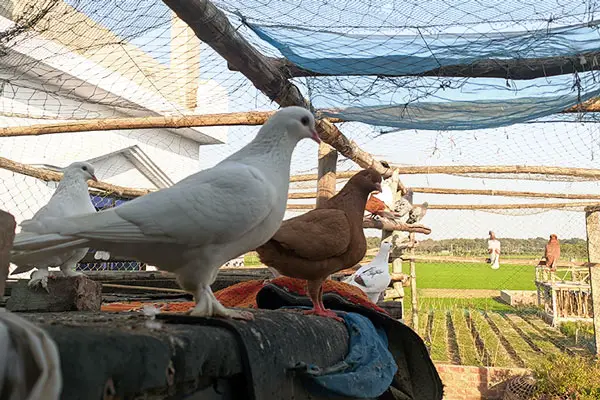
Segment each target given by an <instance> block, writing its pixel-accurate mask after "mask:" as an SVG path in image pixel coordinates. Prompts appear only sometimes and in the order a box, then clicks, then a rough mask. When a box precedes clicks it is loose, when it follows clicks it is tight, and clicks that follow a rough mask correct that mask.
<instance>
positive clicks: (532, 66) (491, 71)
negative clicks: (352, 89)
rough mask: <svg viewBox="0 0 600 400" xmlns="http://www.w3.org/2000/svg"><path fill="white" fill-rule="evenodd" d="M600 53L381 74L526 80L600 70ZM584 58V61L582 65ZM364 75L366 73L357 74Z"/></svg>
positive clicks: (290, 67) (300, 71) (289, 69)
mask: <svg viewBox="0 0 600 400" xmlns="http://www.w3.org/2000/svg"><path fill="white" fill-rule="evenodd" d="M595 59H600V53H598V52H592V53H584V54H580V55H576V56H571V57H540V58H522V59H516V60H501V59H490V60H483V61H477V62H474V63H472V64H457V65H448V66H445V67H440V68H435V69H432V70H429V71H425V72H421V73H418V74H381V75H382V76H436V77H438V76H439V77H449V78H502V79H514V80H527V79H535V78H543V77H548V76H555V75H564V74H572V73H574V72H586V71H594V70H598V69H600V63H596V62H594V60H595ZM268 60H269V63H270V64H272V65H274V66H275V67H276V68H277V69H278V70H279V71H280V73H281V74H282V75H284V76H285V77H286V78H298V77H306V76H332V75H333V74H324V73H319V72H313V71H310V70H307V69H304V68H302V67H300V66H298V65H296V64H294V63H292V62H291V61H289V60H287V59H285V58H275V57H269V58H268ZM582 61H584V63H583V64H582ZM228 67H229V69H230V70H231V71H238V69H236V66H235V65H233V64H228ZM356 75H361V76H362V75H364V74H356Z"/></svg>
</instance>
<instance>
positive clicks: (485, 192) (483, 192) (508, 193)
mask: <svg viewBox="0 0 600 400" xmlns="http://www.w3.org/2000/svg"><path fill="white" fill-rule="evenodd" d="M411 189H412V191H413V192H414V193H428V194H452V195H462V194H464V195H478V196H500V197H538V198H548V199H552V198H554V199H575V200H577V199H579V200H586V199H598V200H600V194H573V193H558V192H555V193H543V192H518V191H513V190H493V189H449V188H428V187H413V188H411ZM303 194H304V193H303ZM297 198H306V197H297Z"/></svg>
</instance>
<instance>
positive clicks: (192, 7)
mask: <svg viewBox="0 0 600 400" xmlns="http://www.w3.org/2000/svg"><path fill="white" fill-rule="evenodd" d="M163 1H164V3H165V4H166V5H167V6H168V7H169V8H170V9H171V10H173V11H174V12H175V14H177V16H178V17H179V18H181V19H182V20H183V21H184V22H185V23H187V24H188V25H189V26H190V28H192V30H193V31H194V33H195V34H196V36H198V38H199V39H200V40H201V41H203V42H204V43H206V44H207V45H209V46H210V47H212V48H213V49H214V50H215V51H216V52H217V53H219V54H220V55H221V57H223V58H224V59H225V60H226V61H227V63H228V64H229V65H231V66H233V68H236V69H237V70H238V71H240V72H241V73H242V74H243V75H244V76H245V77H246V78H248V79H250V81H251V82H252V83H253V84H254V86H255V87H256V88H257V89H258V90H260V91H261V92H263V93H264V94H265V95H266V96H267V97H268V98H269V99H271V100H272V101H275V102H276V103H278V104H279V105H281V106H282V107H287V106H301V107H306V108H311V107H310V104H309V103H308V101H307V100H306V99H305V98H304V97H303V96H302V93H301V92H300V90H298V88H297V87H296V86H295V85H294V84H293V83H291V82H290V81H288V79H287V76H286V75H284V74H282V72H281V71H280V70H279V68H278V66H277V65H276V64H273V63H272V61H271V60H270V59H269V58H268V57H266V56H264V55H263V54H261V53H260V52H259V51H258V50H256V49H255V48H254V47H253V46H252V45H251V44H250V43H249V42H248V41H247V40H246V39H244V38H243V37H242V36H241V35H240V34H239V33H238V31H237V29H236V28H234V27H233V26H232V25H231V23H230V22H229V19H228V18H227V16H226V15H225V13H223V11H221V10H219V9H218V8H217V7H215V5H214V4H212V2H210V1H209V0H163ZM317 130H318V132H319V136H320V137H321V139H322V140H323V141H324V142H325V143H327V144H329V145H331V146H332V147H334V148H335V149H336V150H337V151H339V152H340V154H342V155H343V156H344V157H346V158H348V159H350V160H352V161H354V162H356V163H357V164H358V165H360V166H361V167H362V168H368V167H371V168H374V169H375V170H377V171H378V172H379V173H381V174H382V175H384V176H389V175H391V170H390V169H389V168H386V167H385V166H384V165H382V164H381V163H380V162H379V161H377V160H375V159H374V158H373V156H371V155H370V154H369V153H367V152H365V151H364V150H362V149H361V148H360V147H358V145H357V144H356V143H354V142H352V141H350V140H348V138H347V137H346V136H344V135H343V134H342V132H340V130H339V129H338V128H337V127H336V126H335V125H333V124H332V123H331V122H329V121H325V120H318V121H317Z"/></svg>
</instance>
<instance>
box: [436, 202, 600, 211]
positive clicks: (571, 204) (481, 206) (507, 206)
mask: <svg viewBox="0 0 600 400" xmlns="http://www.w3.org/2000/svg"><path fill="white" fill-rule="evenodd" d="M589 206H600V203H598V202H596V201H571V202H568V203H537V204H536V203H515V204H429V207H428V209H430V210H518V209H522V208H525V209H535V208H540V209H549V210H552V209H562V208H573V207H577V208H582V207H589Z"/></svg>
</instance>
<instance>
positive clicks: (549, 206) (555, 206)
mask: <svg viewBox="0 0 600 400" xmlns="http://www.w3.org/2000/svg"><path fill="white" fill-rule="evenodd" d="M593 206H600V203H599V202H597V201H572V202H568V203H515V204H429V207H428V209H429V210H519V209H545V210H559V209H563V208H583V207H593ZM313 208H315V206H314V204H288V205H287V209H288V210H312V209H313ZM575 211H577V210H575ZM388 223H389V222H381V221H374V220H373V222H369V224H370V225H372V226H370V227H371V228H376V229H385V228H384V226H388V225H387V224H388ZM395 226H402V224H398V225H395ZM407 226H412V225H407ZM394 230H402V231H406V232H409V231H407V230H405V229H396V228H394ZM413 232H419V231H413ZM420 233H424V232H420Z"/></svg>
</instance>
